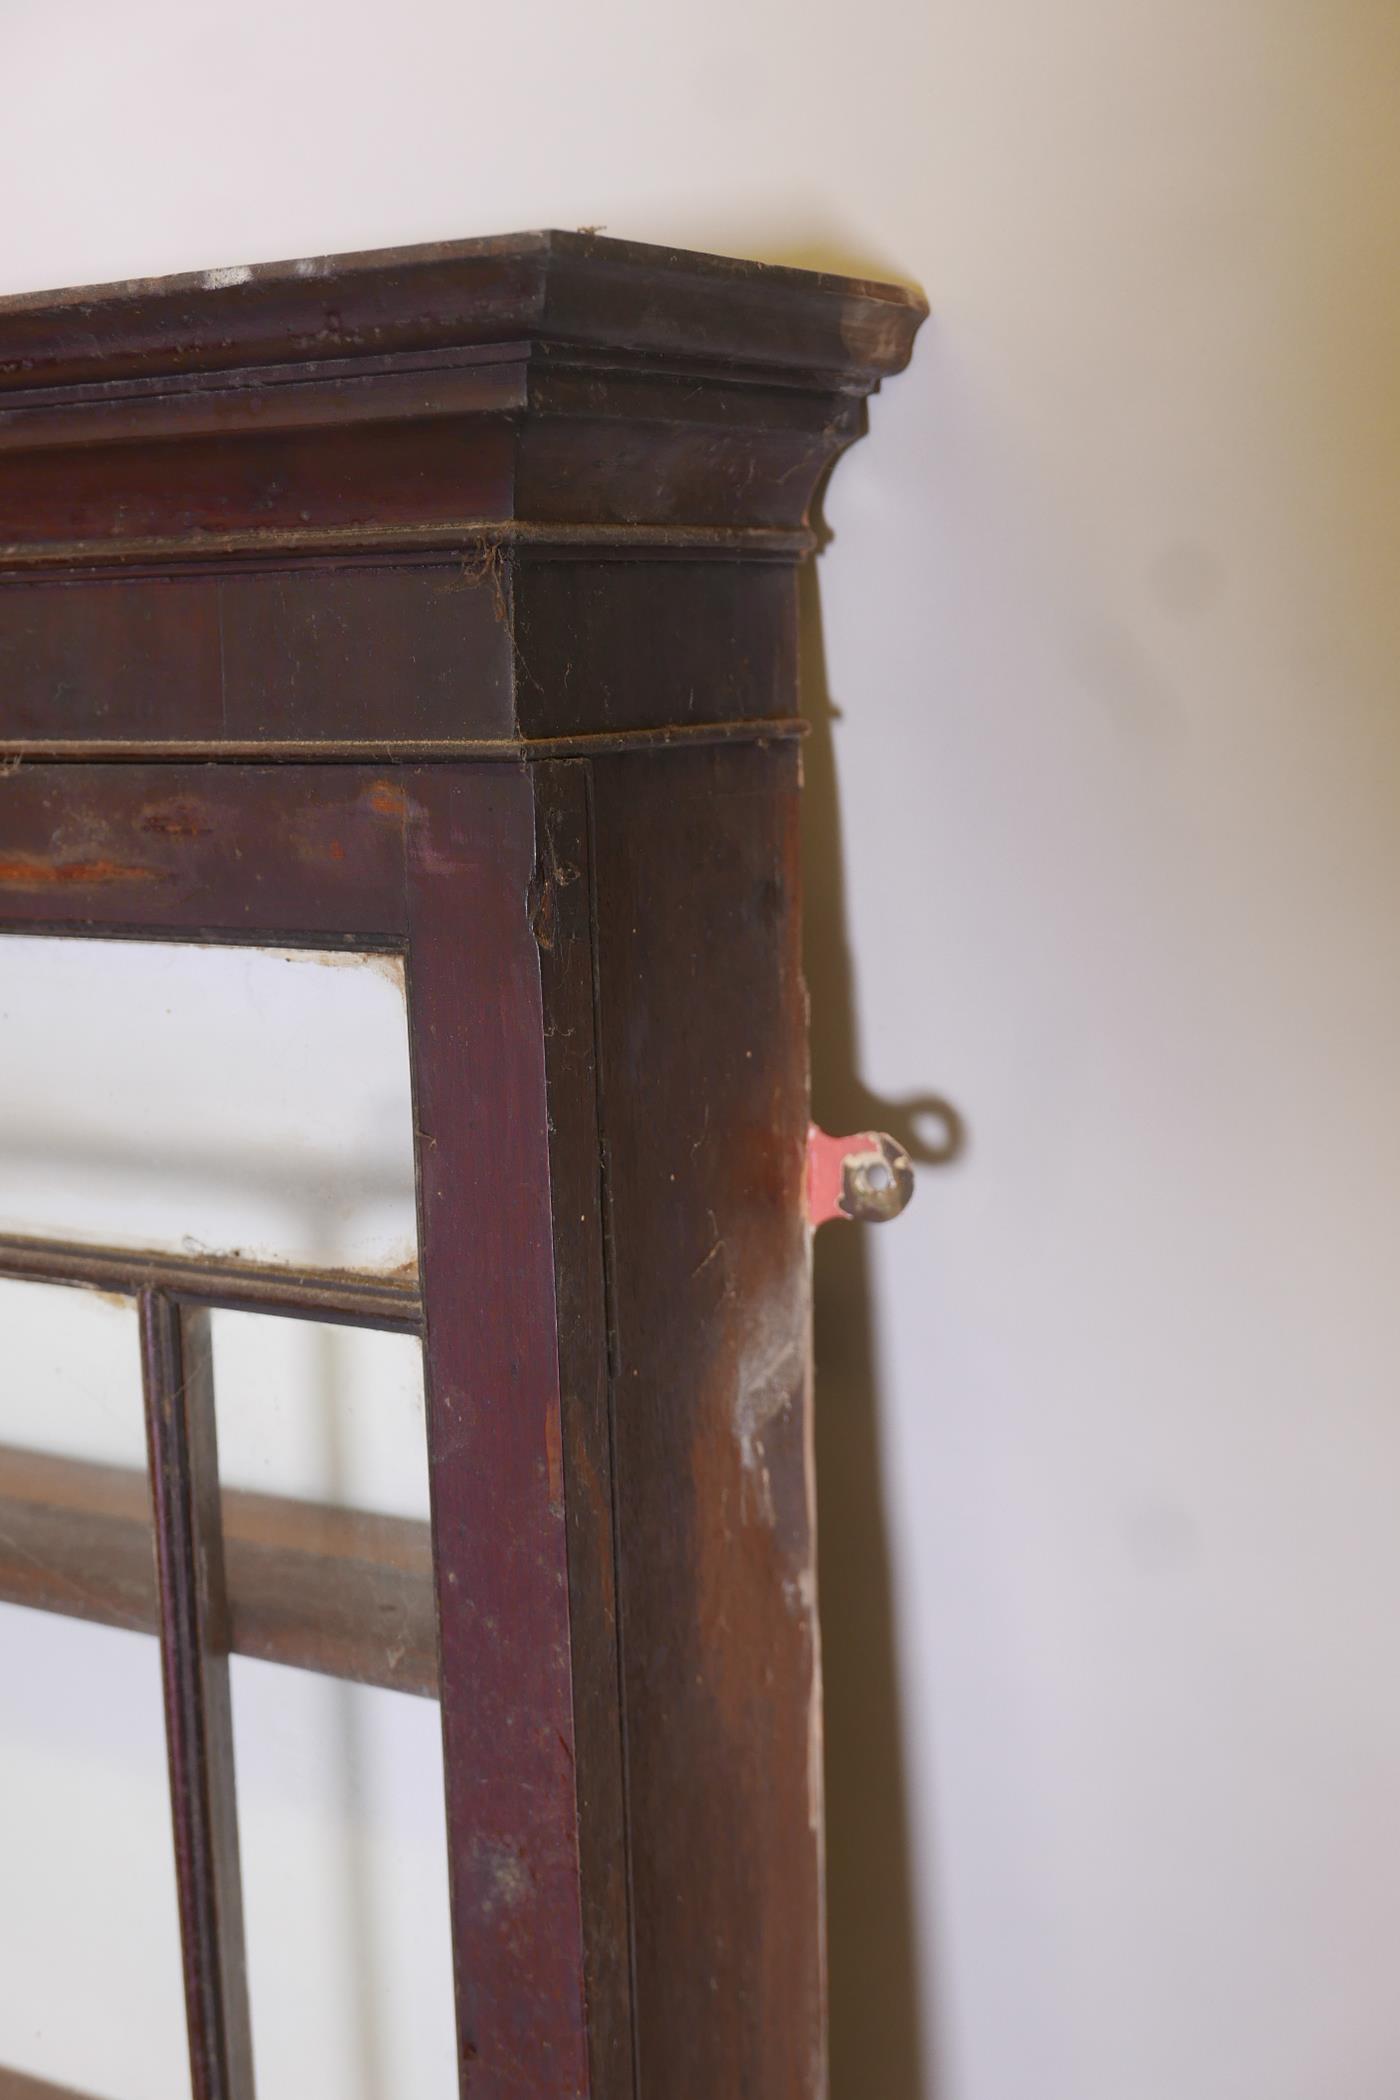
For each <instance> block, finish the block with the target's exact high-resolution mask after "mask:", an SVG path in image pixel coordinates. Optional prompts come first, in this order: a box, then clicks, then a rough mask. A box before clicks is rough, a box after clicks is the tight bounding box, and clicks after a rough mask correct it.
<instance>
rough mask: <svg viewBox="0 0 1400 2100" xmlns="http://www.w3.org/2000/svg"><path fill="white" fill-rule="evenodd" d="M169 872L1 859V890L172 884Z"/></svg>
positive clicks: (15, 856)
mask: <svg viewBox="0 0 1400 2100" xmlns="http://www.w3.org/2000/svg"><path fill="white" fill-rule="evenodd" d="M173 880H174V872H173V870H171V869H169V868H145V867H141V866H139V865H137V864H135V863H132V862H128V861H117V860H47V859H45V857H44V856H43V855H42V854H40V853H10V854H6V855H5V856H4V857H3V858H0V889H7V890H49V889H103V888H107V887H110V886H111V885H113V884H120V883H133V882H142V883H144V882H172V881H173Z"/></svg>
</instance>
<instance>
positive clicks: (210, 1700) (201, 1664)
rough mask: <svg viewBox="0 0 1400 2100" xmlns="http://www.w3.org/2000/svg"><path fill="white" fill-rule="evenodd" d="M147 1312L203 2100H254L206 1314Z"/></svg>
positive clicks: (161, 1578)
mask: <svg viewBox="0 0 1400 2100" xmlns="http://www.w3.org/2000/svg"><path fill="white" fill-rule="evenodd" d="M138 1305H139V1311H140V1321H141V1362H142V1372H143V1377H144V1383H145V1394H146V1438H147V1447H148V1450H149V1454H150V1467H151V1493H152V1503H153V1513H154V1519H155V1546H156V1580H157V1591H158V1606H159V1617H160V1645H161V1675H162V1680H163V1685H164V1694H165V1729H166V1747H167V1751H168V1754H169V1761H170V1790H171V1805H172V1811H173V1816H174V1826H175V1864H176V1878H177V1882H178V1886H179V1897H180V1931H181V1941H182V1946H183V1951H184V1969H185V2008H186V2018H187V2022H188V2027H189V2043H190V2069H191V2077H192V2084H193V2093H194V2100H253V2051H252V2034H251V2026H250V2020H249V2011H248V1983H247V1961H246V1954H245V1949H244V1938H243V1895H242V1884H241V1876H240V1871H239V1858H238V1812H237V1803H236V1795H235V1785H234V1766H233V1715H232V1705H231V1700H230V1690H229V1662H228V1659H229V1639H228V1608H227V1600H226V1596H225V1591H224V1575H223V1544H222V1532H221V1526H220V1512H219V1469H218V1449H217V1443H216V1438H215V1428H214V1391H213V1372H212V1354H211V1347H210V1335H209V1315H208V1313H207V1312H206V1311H204V1310H203V1309H202V1308H198V1307H193V1306H188V1305H182V1304H181V1303H180V1302H179V1301H178V1300H176V1299H174V1298H172V1297H170V1296H169V1295H167V1294H166V1293H165V1292H163V1291H158V1290H143V1291H142V1292H141V1293H140V1295H139V1299H138Z"/></svg>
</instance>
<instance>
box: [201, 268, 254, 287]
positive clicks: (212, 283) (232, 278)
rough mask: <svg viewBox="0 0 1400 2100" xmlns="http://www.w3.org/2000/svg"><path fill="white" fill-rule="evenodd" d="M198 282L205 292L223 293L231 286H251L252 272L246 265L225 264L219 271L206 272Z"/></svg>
mask: <svg viewBox="0 0 1400 2100" xmlns="http://www.w3.org/2000/svg"><path fill="white" fill-rule="evenodd" d="M199 281H200V283H201V284H202V285H203V287H204V289H205V291H206V292H223V291H227V290H228V288H229V286H230V285H232V284H251V283H252V281H253V272H252V268H251V266H250V265H249V264H248V263H227V264H226V265H225V266H224V268H223V269H221V270H206V271H205V272H204V275H203V276H202V277H201V278H200V280H199Z"/></svg>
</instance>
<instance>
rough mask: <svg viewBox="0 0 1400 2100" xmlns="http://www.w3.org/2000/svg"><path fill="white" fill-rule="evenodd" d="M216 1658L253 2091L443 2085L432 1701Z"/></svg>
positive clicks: (431, 2099)
mask: <svg viewBox="0 0 1400 2100" xmlns="http://www.w3.org/2000/svg"><path fill="white" fill-rule="evenodd" d="M231 1671H232V1681H233V1734H234V1750H235V1756H236V1760H237V1769H238V1822H239V1830H240V1834H241V1839H242V1850H243V1905H244V1918H245V1924H246V1928H247V1934H248V1978H249V1986H250V1991H251V1999H252V2015H253V2054H254V2059H255V2064H256V2070H257V2082H258V2100H305V2096H306V2095H307V2094H308V2093H326V2094H335V2095H336V2096H337V2100H403V2096H404V2095H406V2094H412V2095H413V2100H456V2096H457V2062H456V2037H455V2031H454V2023H453V2009H452V1956H451V1935H450V1928H449V1920H448V1904H447V1832H446V1824H445V1815H444V1808H443V1773H442V1736H441V1729H440V1725H439V1716H438V1706H437V1702H436V1700H434V1699H415V1698H411V1697H409V1696H408V1695H407V1694H406V1693H403V1692H389V1691H383V1690H378V1689H375V1688H372V1687H370V1686H367V1685H360V1684H344V1683H336V1682H334V1681H333V1680H331V1679H329V1678H325V1677H317V1676H312V1675H310V1674H309V1673H308V1672H307V1671H305V1670H294V1669H283V1668H279V1667H278V1666H277V1665H276V1664H274V1663H265V1662H253V1661H250V1660H249V1659H248V1658H246V1657H244V1656H239V1655H236V1656H235V1657H234V1658H233V1662H232V1665H231Z"/></svg>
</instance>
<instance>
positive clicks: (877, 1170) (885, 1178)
mask: <svg viewBox="0 0 1400 2100" xmlns="http://www.w3.org/2000/svg"><path fill="white" fill-rule="evenodd" d="M865 1185H866V1187H867V1188H868V1189H873V1190H874V1191H875V1193H876V1194H877V1195H878V1194H879V1193H880V1192H881V1190H883V1189H888V1188H893V1186H894V1176H893V1174H891V1172H890V1170H889V1168H888V1167H887V1166H886V1165H885V1162H884V1161H883V1160H882V1159H877V1160H872V1161H871V1163H870V1165H869V1166H868V1167H867V1168H866V1170H865Z"/></svg>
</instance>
